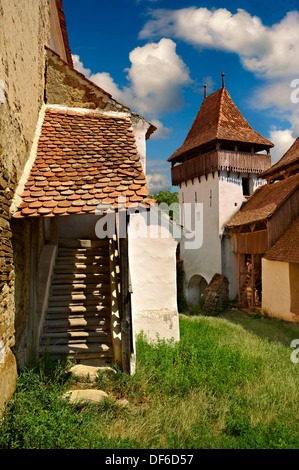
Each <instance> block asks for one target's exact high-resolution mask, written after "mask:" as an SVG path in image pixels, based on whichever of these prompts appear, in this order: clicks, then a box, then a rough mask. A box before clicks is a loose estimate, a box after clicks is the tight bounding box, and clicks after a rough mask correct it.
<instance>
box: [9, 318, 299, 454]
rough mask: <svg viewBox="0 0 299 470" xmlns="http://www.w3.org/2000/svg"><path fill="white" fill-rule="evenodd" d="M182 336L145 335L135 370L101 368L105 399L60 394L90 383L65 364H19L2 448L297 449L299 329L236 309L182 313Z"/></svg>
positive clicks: (140, 339)
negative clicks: (298, 355) (75, 399)
mask: <svg viewBox="0 0 299 470" xmlns="http://www.w3.org/2000/svg"><path fill="white" fill-rule="evenodd" d="M180 333H181V340H180V342H178V343H176V344H174V343H171V342H166V341H162V340H158V341H157V342H156V343H155V344H154V343H153V344H149V343H148V342H146V341H145V340H144V338H143V337H142V335H141V336H139V337H138V340H137V368H136V373H135V375H134V376H131V377H129V376H128V375H126V374H123V373H122V372H121V371H120V370H118V369H116V370H115V373H108V372H102V373H101V374H99V378H98V381H97V383H96V384H95V385H93V386H94V387H97V388H100V389H102V390H105V391H106V392H107V393H108V395H109V399H107V400H106V401H105V402H104V404H102V405H91V404H88V405H72V404H70V403H67V402H65V401H64V400H62V399H61V396H62V394H63V393H64V392H65V391H66V390H67V389H69V388H70V387H72V386H74V385H76V386H77V387H86V386H88V384H86V383H76V384H75V383H74V379H72V378H70V377H69V376H68V375H67V374H66V373H65V364H63V363H60V364H59V363H58V364H57V363H55V364H52V363H51V361H49V360H48V361H44V362H43V363H42V364H40V365H39V366H36V367H31V368H27V369H26V370H23V372H22V373H21V374H20V376H19V380H18V386H17V391H16V393H15V394H14V396H13V398H12V400H11V401H10V402H9V404H8V406H7V409H6V412H5V414H4V419H3V421H2V422H1V424H0V449H4V448H48V449H57V448H70V449H75V448H81V449H85V448H87V449H88V448H98V449H101V448H106V449H130V448H131V449H139V448H152V449H154V448H156V449H167V448H169V449H196V448H198V449H204V448H207V449H209V448H210V449H218V448H219V449H222V448H226V449H228V448H233V449H246V448H252V449H254V448H260V449H267V448H271V449H275V448H278V449H298V447H299V445H298V444H299V439H298V415H299V413H298V411H299V410H298V385H299V380H298V371H299V363H297V364H294V363H292V362H291V360H290V355H291V352H292V349H291V348H290V342H291V341H292V340H293V339H296V338H299V325H292V324H288V323H285V322H280V321H276V320H273V319H268V318H262V317H252V316H249V315H247V314H246V313H242V312H240V311H234V310H230V311H226V312H222V313H221V315H220V316H219V317H206V316H192V317H187V316H184V315H181V316H180ZM110 397H111V398H110ZM114 398H127V399H128V400H129V406H128V407H123V406H120V405H118V404H117V402H116V401H115V400H114Z"/></svg>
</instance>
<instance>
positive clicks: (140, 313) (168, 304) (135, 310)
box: [128, 214, 180, 341]
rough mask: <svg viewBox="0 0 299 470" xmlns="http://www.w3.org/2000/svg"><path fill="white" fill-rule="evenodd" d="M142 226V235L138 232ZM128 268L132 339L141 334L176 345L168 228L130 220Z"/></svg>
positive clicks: (173, 267)
mask: <svg viewBox="0 0 299 470" xmlns="http://www.w3.org/2000/svg"><path fill="white" fill-rule="evenodd" d="M138 224H141V226H143V231H142V233H141V232H140V231H138V230H137V226H138ZM128 238H129V266H130V277H131V285H132V291H133V293H132V297H131V299H132V321H133V337H134V338H135V336H136V335H137V334H138V333H140V332H141V331H143V332H144V333H145V335H147V337H148V338H150V339H157V334H158V335H159V338H164V339H171V338H174V340H175V341H178V340H179V338H180V334H179V316H178V310H177V289H176V247H177V241H176V240H175V239H174V238H173V237H172V236H171V234H170V233H169V231H168V230H167V228H164V227H160V228H159V227H158V225H156V224H153V223H152V224H149V222H147V223H146V222H145V221H144V218H143V217H142V216H140V215H139V214H133V215H131V216H130V225H129V229H128Z"/></svg>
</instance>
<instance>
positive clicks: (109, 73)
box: [63, 0, 299, 193]
mask: <svg viewBox="0 0 299 470" xmlns="http://www.w3.org/2000/svg"><path fill="white" fill-rule="evenodd" d="M63 5H64V12H65V15H66V21H67V30H68V36H69V42H70V47H71V51H72V54H73V58H74V64H75V67H76V68H78V70H80V71H81V72H83V73H84V74H85V75H86V76H87V77H88V78H90V79H91V80H93V81H94V82H95V83H97V84H98V85H99V86H101V87H102V88H104V89H106V90H107V91H108V92H110V93H112V95H113V97H115V99H117V100H118V101H120V102H122V103H123V104H126V105H128V106H129V107H130V108H131V109H132V110H134V111H136V112H138V113H139V114H141V115H142V116H143V117H145V118H146V119H148V120H149V121H151V122H153V123H154V124H155V125H157V126H158V131H157V132H156V133H155V134H154V135H153V136H152V138H151V139H150V140H149V141H147V177H148V182H149V186H150V190H151V192H152V193H153V192H157V191H159V190H167V189H171V184H170V164H169V163H167V158H168V157H169V156H170V155H171V154H172V153H173V152H174V151H175V150H176V149H177V148H178V147H179V146H180V145H181V144H182V143H183V141H184V139H185V137H186V135H187V133H188V131H189V129H190V127H191V125H192V123H193V120H194V118H195V116H196V114H197V112H198V109H199V108H200V106H201V103H202V99H203V84H204V83H207V85H208V88H207V90H208V93H212V92H213V91H216V90H217V89H218V88H220V86H221V72H222V71H224V73H225V84H226V88H227V89H228V91H229V93H230V95H231V97H232V99H233V101H234V102H235V103H236V105H237V106H238V108H239V109H240V111H241V112H242V114H243V115H244V117H245V118H246V119H247V121H248V122H249V123H250V125H251V126H252V127H253V128H254V129H255V130H256V131H257V132H259V133H261V134H262V135H264V136H265V137H266V138H268V139H270V140H271V141H272V142H273V143H274V144H275V149H274V150H273V151H272V163H275V162H276V161H277V160H278V159H279V158H280V157H281V156H282V155H283V153H284V152H285V151H286V150H287V149H288V148H289V146H290V145H291V144H292V143H293V141H294V139H295V138H296V137H298V136H299V104H298V103H295V102H292V100H291V93H292V91H293V92H295V91H296V88H294V87H293V88H292V87H291V84H292V82H293V86H294V80H298V83H299V2H298V0H285V1H282V0H278V1H275V2H273V0H272V1H269V0H263V1H261V0H259V1H257V0H254V1H241V0H239V1H227V2H221V1H201V2H200V1H199V0H194V1H189V0H185V1H178V0H172V1H169V0H113V1H111V2H105V1H102V0H85V1H84V2H82V0H64V1H63ZM297 88H299V85H297ZM293 101H294V100H293ZM296 101H297V100H296ZM176 189H177V188H175V187H174V188H172V190H176Z"/></svg>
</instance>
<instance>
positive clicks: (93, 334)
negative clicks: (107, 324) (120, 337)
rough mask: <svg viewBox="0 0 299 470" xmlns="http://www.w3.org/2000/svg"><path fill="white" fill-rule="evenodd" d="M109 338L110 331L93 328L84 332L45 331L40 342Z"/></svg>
mask: <svg viewBox="0 0 299 470" xmlns="http://www.w3.org/2000/svg"><path fill="white" fill-rule="evenodd" d="M100 337H101V338H107V339H108V340H109V338H110V331H109V330H104V329H103V328H94V330H90V331H85V330H64V331H61V330H50V329H49V330H47V331H46V332H45V334H44V335H43V339H42V341H45V340H49V339H52V338H53V340H56V339H57V340H58V339H68V340H69V339H71V338H72V340H77V339H80V338H81V339H82V340H83V339H88V340H91V339H92V338H100Z"/></svg>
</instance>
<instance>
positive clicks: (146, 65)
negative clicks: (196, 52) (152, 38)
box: [73, 38, 192, 139]
mask: <svg viewBox="0 0 299 470" xmlns="http://www.w3.org/2000/svg"><path fill="white" fill-rule="evenodd" d="M129 58H130V62H131V67H130V68H128V69H126V72H127V80H128V84H127V86H125V87H123V88H120V87H119V86H118V85H117V84H116V83H115V81H114V79H113V78H112V77H111V75H110V74H109V73H107V72H98V73H94V74H92V73H91V70H90V69H87V68H85V67H84V64H83V63H82V62H81V60H80V57H79V56H78V55H73V62H74V68H75V69H76V70H78V71H79V72H81V73H83V74H84V75H85V76H86V77H87V78H88V79H89V80H91V81H93V82H94V83H95V84H96V85H98V86H99V87H101V88H103V89H104V90H105V91H107V92H108V93H110V94H111V95H112V97H113V98H114V99H116V100H117V101H119V102H121V103H123V104H124V105H127V106H129V107H130V108H131V109H132V110H134V111H137V112H138V113H140V114H142V115H143V116H144V117H146V118H147V119H149V120H150V121H151V122H152V123H153V124H154V125H156V127H157V128H158V130H157V131H156V133H155V134H153V137H154V136H155V137H154V138H156V139H157V138H167V136H168V135H169V133H170V132H171V129H168V128H166V127H164V126H163V124H162V123H161V122H160V121H159V120H158V119H157V118H158V116H159V115H160V114H161V113H164V112H169V111H175V110H178V109H179V108H180V107H181V106H182V104H183V98H182V96H181V91H182V88H183V87H184V86H185V85H188V84H190V83H191V82H192V80H191V78H190V74H189V69H188V67H187V66H186V64H185V63H184V62H183V60H182V59H181V58H180V57H179V56H178V54H177V53H176V44H175V43H174V42H173V41H172V40H171V39H165V38H163V39H161V40H160V41H159V42H158V43H149V44H146V45H144V46H142V47H136V48H135V49H134V50H132V51H131V52H130V55H129Z"/></svg>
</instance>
